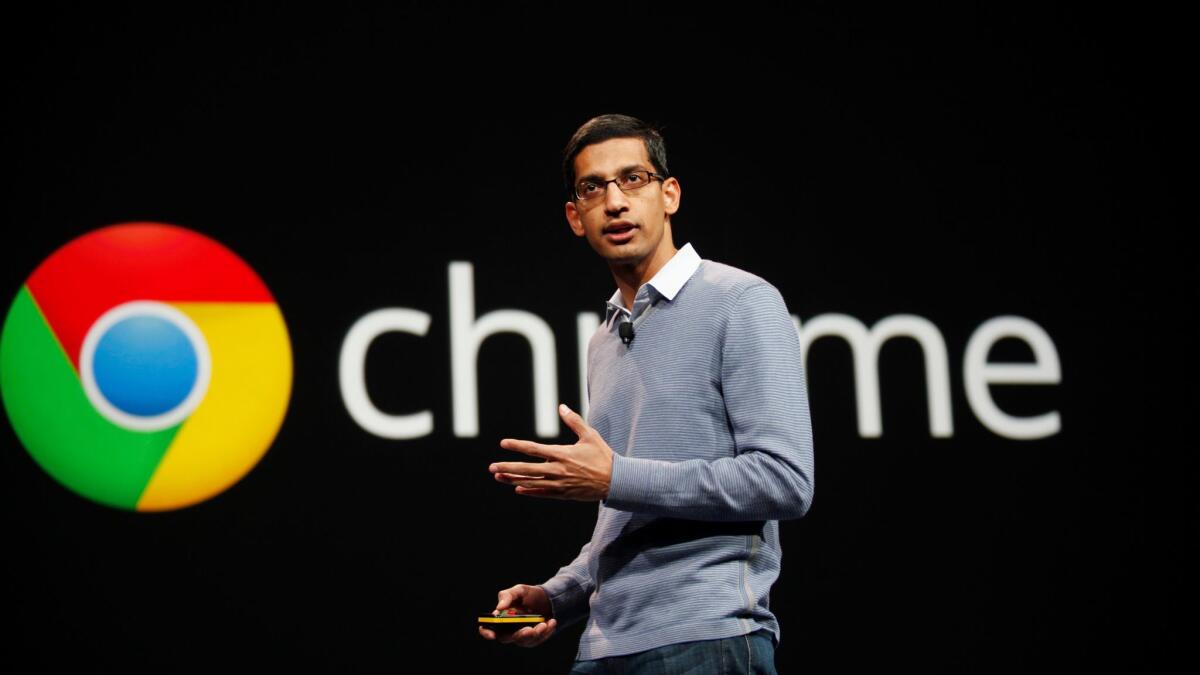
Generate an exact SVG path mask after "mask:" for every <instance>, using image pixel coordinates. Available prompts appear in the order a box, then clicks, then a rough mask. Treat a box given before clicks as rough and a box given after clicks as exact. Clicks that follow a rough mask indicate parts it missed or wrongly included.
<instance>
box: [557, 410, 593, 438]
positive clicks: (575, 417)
mask: <svg viewBox="0 0 1200 675" xmlns="http://www.w3.org/2000/svg"><path fill="white" fill-rule="evenodd" d="M558 416H559V417H561V418H562V420H563V422H565V423H566V425H567V427H568V428H569V429H570V430H571V431H574V432H575V435H576V436H579V437H580V438H583V437H584V436H585V435H587V433H588V432H589V431H591V427H589V426H588V423H587V422H584V421H583V417H582V416H581V415H580V414H579V413H577V412H575V411H574V410H571V409H570V408H568V407H567V404H566V403H560V404H559V405H558Z"/></svg>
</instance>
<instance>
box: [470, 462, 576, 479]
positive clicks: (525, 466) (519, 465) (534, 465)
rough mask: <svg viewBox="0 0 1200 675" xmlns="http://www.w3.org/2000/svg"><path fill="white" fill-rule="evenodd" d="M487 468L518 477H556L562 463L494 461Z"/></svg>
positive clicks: (560, 470)
mask: <svg viewBox="0 0 1200 675" xmlns="http://www.w3.org/2000/svg"><path fill="white" fill-rule="evenodd" d="M488 470H489V471H491V472H492V473H496V474H499V473H504V474H510V475H513V476H517V477H519V478H546V477H551V478H558V477H559V475H560V474H561V472H562V465H561V464H559V463H558V462H496V463H495V464H492V465H491V466H489V467H488Z"/></svg>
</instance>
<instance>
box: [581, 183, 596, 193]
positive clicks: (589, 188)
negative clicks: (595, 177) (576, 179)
mask: <svg viewBox="0 0 1200 675" xmlns="http://www.w3.org/2000/svg"><path fill="white" fill-rule="evenodd" d="M599 189H600V186H599V185H596V184H595V183H584V184H582V185H580V186H579V193H580V194H585V195H588V194H592V193H593V192H595V191H596V190H599Z"/></svg>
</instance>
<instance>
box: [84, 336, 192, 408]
mask: <svg viewBox="0 0 1200 675" xmlns="http://www.w3.org/2000/svg"><path fill="white" fill-rule="evenodd" d="M198 372H199V365H198V359H197V356H196V348H195V346H194V345H192V341H191V340H190V339H189V338H188V336H187V334H186V333H184V332H183V330H182V329H181V328H180V327H179V326H177V325H176V324H175V323H173V322H171V321H168V320H167V319H165V318H163V317H160V316H131V317H128V318H126V319H122V320H120V321H118V322H117V323H115V324H113V325H112V326H111V327H110V328H109V329H108V330H107V331H105V333H104V335H103V336H101V338H100V340H99V342H97V343H96V351H95V353H94V355H93V357H92V373H93V376H94V377H95V380H96V387H97V388H98V389H99V390H100V393H101V394H103V395H104V398H106V399H108V401H109V402H110V403H112V404H113V406H115V407H116V408H117V409H118V410H121V411H122V412H125V413H128V414H130V415H139V416H144V417H152V416H155V415H161V414H163V413H166V412H169V411H171V410H173V409H174V408H176V407H178V406H179V404H180V403H183V402H184V400H186V399H187V397H188V394H190V393H191V391H192V388H193V387H194V386H195V384H196V376H197V374H198Z"/></svg>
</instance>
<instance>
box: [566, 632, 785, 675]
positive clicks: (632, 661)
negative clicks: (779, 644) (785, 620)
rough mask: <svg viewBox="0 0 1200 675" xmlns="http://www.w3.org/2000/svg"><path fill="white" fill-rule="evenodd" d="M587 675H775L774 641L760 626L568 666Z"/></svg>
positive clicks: (574, 671) (575, 671)
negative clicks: (745, 632)
mask: <svg viewBox="0 0 1200 675" xmlns="http://www.w3.org/2000/svg"><path fill="white" fill-rule="evenodd" d="M571 673H572V675H575V674H577V673H582V674H587V675H591V674H593V673H603V674H604V675H616V674H618V673H619V674H620V675H634V674H636V675H681V674H683V673H694V674H695V675H707V674H708V673H717V674H722V675H723V674H725V673H739V674H740V673H747V674H749V673H767V674H769V675H775V643H774V642H773V641H772V639H771V632H770V631H768V630H767V629H765V628H763V629H761V630H757V631H754V632H753V633H750V634H749V635H738V636H737V637H731V638H725V639H724V640H699V641H697V642H681V643H679V644H675V645H666V646H664V647H657V648H655V649H650V650H647V651H644V652H638V653H636V654H626V655H625V656H610V657H608V658H605V659H595V660H591V661H576V662H575V665H574V667H572V668H571Z"/></svg>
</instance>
